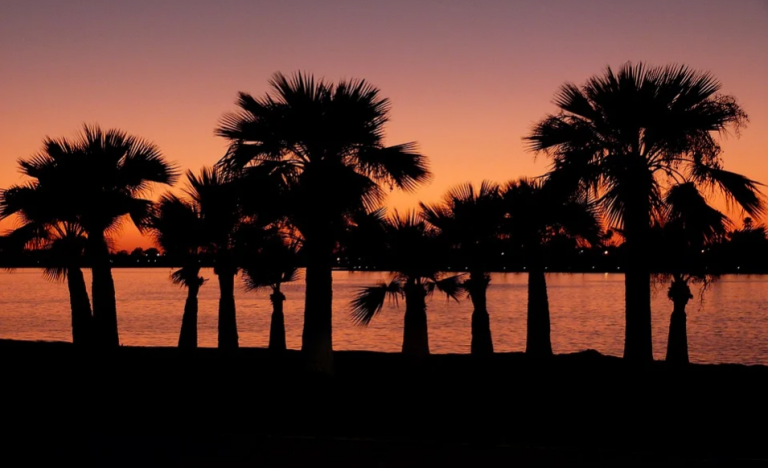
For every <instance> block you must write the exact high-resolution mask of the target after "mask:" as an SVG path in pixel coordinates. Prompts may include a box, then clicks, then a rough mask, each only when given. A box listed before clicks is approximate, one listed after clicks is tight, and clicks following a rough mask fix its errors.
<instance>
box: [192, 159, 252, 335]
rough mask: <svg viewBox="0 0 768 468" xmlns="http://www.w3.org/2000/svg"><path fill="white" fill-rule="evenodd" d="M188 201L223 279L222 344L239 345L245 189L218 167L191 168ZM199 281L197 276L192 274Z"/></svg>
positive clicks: (203, 243)
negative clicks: (238, 284)
mask: <svg viewBox="0 0 768 468" xmlns="http://www.w3.org/2000/svg"><path fill="white" fill-rule="evenodd" d="M186 177H187V188H186V190H185V191H186V195H187V197H188V200H187V201H185V203H187V204H188V206H189V207H190V211H191V212H192V213H194V214H195V216H196V218H197V219H196V221H194V223H195V225H196V226H198V227H197V231H198V233H197V236H196V237H197V238H196V239H195V240H194V243H199V245H200V246H201V247H202V249H203V250H204V251H205V252H206V253H207V254H208V255H209V256H211V257H212V258H213V261H214V267H213V272H214V274H215V275H216V276H217V278H218V281H219V330H218V345H219V348H221V349H233V348H237V347H238V346H239V339H238V334H237V311H236V308H235V276H237V273H238V271H239V262H238V253H237V248H238V243H239V241H238V238H239V235H240V230H241V228H242V226H243V223H244V222H246V221H247V220H246V219H245V218H244V217H243V214H242V212H241V209H240V207H241V206H240V197H241V195H240V194H241V189H240V187H239V185H238V181H237V180H231V179H229V178H228V177H226V176H225V175H224V174H223V173H222V171H220V170H219V169H216V168H203V169H201V170H200V174H199V175H195V174H194V173H193V172H192V171H187V174H186ZM190 273H191V272H190ZM189 277H190V278H191V279H192V281H195V279H194V278H195V277H194V275H192V274H190V276H189Z"/></svg>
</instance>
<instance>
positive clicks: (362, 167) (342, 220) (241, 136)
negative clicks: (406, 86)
mask: <svg viewBox="0 0 768 468" xmlns="http://www.w3.org/2000/svg"><path fill="white" fill-rule="evenodd" d="M270 85H271V92H270V93H268V94H267V95H265V96H263V97H261V98H254V97H252V96H251V95H249V94H246V93H240V96H239V100H238V102H237V105H238V107H239V110H238V111H237V112H234V113H230V114H227V115H225V116H224V118H223V119H222V121H221V123H220V125H219V127H218V128H217V129H216V134H217V135H219V136H221V137H224V138H226V139H227V140H228V141H229V143H230V146H229V150H228V152H227V154H226V156H225V157H224V158H223V159H222V161H221V162H220V164H221V165H222V167H225V168H226V169H227V170H228V171H230V172H233V173H238V172H240V171H241V170H242V169H243V168H245V167H246V166H249V165H250V166H257V167H259V168H260V169H262V170H264V171H267V172H269V173H270V174H273V175H274V176H275V177H276V178H277V179H279V180H280V181H281V182H282V183H283V184H284V185H285V187H286V188H287V190H286V193H285V195H286V199H285V205H283V206H284V207H285V211H286V213H287V214H288V216H289V219H290V221H291V223H292V224H293V225H294V226H295V227H296V228H297V229H298V230H299V232H300V233H301V235H302V236H303V238H304V246H303V247H304V253H305V258H306V263H307V270H306V302H305V309H304V332H303V335H302V351H303V353H304V354H305V356H306V358H307V360H308V364H309V365H310V367H311V368H312V369H314V370H316V371H320V372H331V371H332V367H333V366H332V363H333V356H332V350H333V346H332V328H331V319H332V298H333V286H332V282H333V280H332V276H331V269H332V266H333V251H334V248H335V246H336V243H337V242H338V237H339V236H340V235H341V233H342V232H343V230H344V226H345V224H346V222H347V220H348V217H349V214H350V213H352V212H355V211H359V210H360V209H361V207H367V208H373V207H375V206H377V205H378V204H379V202H380V201H381V200H382V199H383V198H384V195H385V192H384V191H383V190H382V188H381V187H380V185H379V184H381V183H383V184H385V185H389V186H391V187H394V186H397V187H399V188H401V189H404V190H409V191H410V190H413V189H415V188H416V187H417V186H418V185H419V184H420V183H422V182H426V181H427V180H428V179H429V178H430V173H429V170H428V168H427V162H426V158H425V157H424V156H422V155H421V154H419V153H418V152H416V145H415V144H414V143H406V144H401V145H395V146H384V142H383V139H384V125H385V124H386V122H387V120H388V118H389V110H390V103H389V100H388V99H386V98H382V97H381V96H380V93H379V90H378V89H377V88H375V87H373V86H371V85H370V84H368V82H366V81H364V80H349V81H340V82H339V83H330V82H325V81H323V80H315V78H314V77H312V76H311V75H309V74H302V73H297V74H295V75H293V76H291V77H286V76H284V75H282V74H280V73H277V74H275V75H274V76H273V77H272V79H271V80H270Z"/></svg>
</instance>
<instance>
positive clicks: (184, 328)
mask: <svg viewBox="0 0 768 468" xmlns="http://www.w3.org/2000/svg"><path fill="white" fill-rule="evenodd" d="M199 292H200V285H199V284H198V283H197V281H194V282H190V283H189V284H188V285H187V301H186V302H185V303H184V315H183V316H182V318H181V332H179V348H184V349H194V348H197V310H198V307H197V294H198V293H199Z"/></svg>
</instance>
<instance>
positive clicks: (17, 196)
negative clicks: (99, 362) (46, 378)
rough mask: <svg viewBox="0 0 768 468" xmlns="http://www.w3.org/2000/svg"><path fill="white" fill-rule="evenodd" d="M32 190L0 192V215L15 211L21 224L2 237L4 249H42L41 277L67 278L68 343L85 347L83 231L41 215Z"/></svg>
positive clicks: (87, 310)
mask: <svg viewBox="0 0 768 468" xmlns="http://www.w3.org/2000/svg"><path fill="white" fill-rule="evenodd" d="M35 191H36V189H35V187H34V186H33V185H30V186H27V187H17V188H15V189H10V190H5V191H3V192H2V194H0V218H5V217H7V216H10V215H11V214H16V215H18V216H20V217H21V219H22V223H23V224H22V225H21V226H19V227H17V228H16V229H14V230H13V231H11V232H10V233H8V235H7V236H6V238H5V240H6V242H5V243H6V249H8V251H10V250H11V249H13V251H15V252H20V251H22V250H23V249H25V248H26V249H30V250H41V251H43V253H44V256H43V258H44V266H43V275H44V276H45V278H47V279H49V280H52V281H63V280H65V279H66V281H67V288H68V290H69V304H70V309H71V317H72V318H71V320H72V343H73V344H74V345H76V346H78V347H82V346H89V345H91V344H92V342H93V341H92V340H93V330H92V326H93V323H92V321H93V317H92V314H91V301H90V299H89V297H88V290H87V289H86V287H85V278H84V276H83V271H82V268H83V266H84V254H85V248H86V244H87V239H86V237H85V232H84V231H83V229H82V228H81V227H80V226H79V225H77V224H76V223H71V222H60V221H56V220H53V219H47V220H46V219H44V218H42V216H41V215H42V210H44V209H45V205H40V204H39V203H37V201H39V199H37V197H36V193H35Z"/></svg>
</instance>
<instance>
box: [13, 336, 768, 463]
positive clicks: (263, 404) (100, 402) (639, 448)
mask: <svg viewBox="0 0 768 468" xmlns="http://www.w3.org/2000/svg"><path fill="white" fill-rule="evenodd" d="M335 359H336V374H335V375H334V376H333V377H318V376H312V375H308V374H306V373H305V372H303V370H302V369H303V366H302V363H301V359H300V356H299V354H298V353H296V352H289V353H287V354H286V355H285V356H284V357H282V358H275V357H273V356H271V355H270V354H269V353H268V352H267V351H265V350H261V349H241V350H239V351H238V352H236V353H220V352H218V351H217V350H213V349H204V350H199V351H197V352H195V353H180V352H179V350H176V349H172V348H162V349H158V348H121V349H119V350H116V351H113V352H99V353H90V354H87V353H82V352H79V351H78V350H76V349H74V348H72V347H71V346H69V345H67V344H55V343H29V342H12V341H2V340H0V366H1V369H2V370H1V371H0V379H1V380H0V397H1V398H0V404H1V405H2V413H1V414H2V420H1V421H2V422H1V423H0V424H2V425H1V426H0V432H2V433H1V434H0V444H2V445H0V448H2V452H0V464H2V465H4V466H37V465H38V464H39V462H44V461H51V460H54V461H58V462H61V465H63V464H64V463H63V462H64V461H67V462H69V461H74V462H75V463H77V464H78V465H81V466H82V465H87V464H91V465H93V466H206V467H207V466H216V467H228V466H285V467H294V466H318V467H329V468H332V467H348V466H349V467H352V466H355V467H367V466H375V467H390V466H393V467H394V466H397V467H411V466H414V467H415V466H418V467H431V466H466V467H480V466H494V467H495V466H499V467H501V466H691V465H693V466H718V465H724V466H733V465H734V464H739V465H754V466H768V368H765V367H761V366H751V367H748V366H739V365H694V366H690V367H688V368H685V369H674V368H669V367H667V366H666V365H664V363H655V364H653V365H649V366H645V367H633V366H629V365H626V364H625V363H624V362H623V361H622V360H620V359H617V358H612V357H606V356H601V355H599V354H598V353H596V352H585V353H579V354H573V355H561V356H556V357H555V358H553V359H551V360H549V361H546V362H533V361H530V360H528V359H526V357H525V356H524V355H521V354H517V353H514V354H499V355H496V356H493V357H492V358H490V359H474V358H472V357H471V356H465V355H437V356H432V357H431V358H430V359H428V360H426V361H424V362H420V363H414V362H409V361H407V360H406V359H404V358H403V357H402V356H400V355H396V354H383V353H364V352H337V353H336V356H335ZM2 460H6V461H12V462H14V463H10V464H9V463H4V462H3V461H2Z"/></svg>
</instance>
